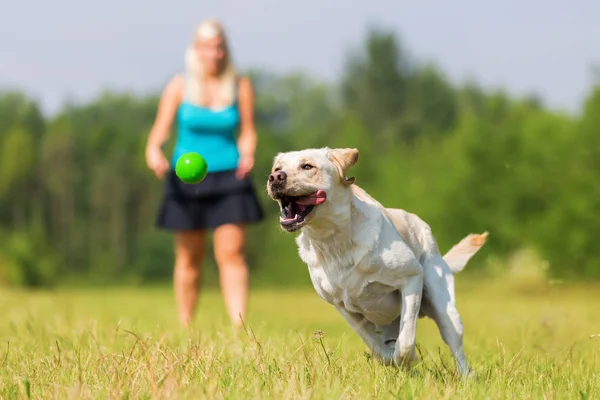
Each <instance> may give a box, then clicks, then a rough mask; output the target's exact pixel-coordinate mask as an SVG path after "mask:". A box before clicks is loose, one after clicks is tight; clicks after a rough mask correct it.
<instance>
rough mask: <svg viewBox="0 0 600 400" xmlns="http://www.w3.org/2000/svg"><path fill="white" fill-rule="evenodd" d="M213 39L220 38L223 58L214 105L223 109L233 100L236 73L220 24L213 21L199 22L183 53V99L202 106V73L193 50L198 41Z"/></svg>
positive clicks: (200, 65)
mask: <svg viewBox="0 0 600 400" xmlns="http://www.w3.org/2000/svg"><path fill="white" fill-rule="evenodd" d="M215 37H221V39H222V40H223V46H224V52H225V57H224V59H223V67H222V69H221V71H220V81H221V84H220V85H219V92H218V93H217V99H216V101H215V103H216V104H217V106H219V107H225V106H228V105H230V104H232V103H233V102H234V100H235V88H236V84H235V83H236V75H237V73H236V71H235V68H234V66H233V63H232V61H231V53H230V51H229V45H228V43H227V36H226V35H225V30H224V29H223V26H222V25H221V23H220V22H219V21H217V20H215V19H207V20H205V21H203V22H201V23H200V24H199V25H198V26H197V27H196V30H195V31H194V38H193V40H192V43H191V44H190V46H189V47H188V48H187V50H186V53H185V67H186V74H185V89H184V99H185V100H186V101H188V102H190V103H192V104H195V105H202V100H203V94H204V93H203V92H204V71H203V67H202V64H201V63H200V60H199V59H198V54H197V53H196V50H195V49H194V44H195V43H196V42H198V41H204V40H210V39H213V38H215Z"/></svg>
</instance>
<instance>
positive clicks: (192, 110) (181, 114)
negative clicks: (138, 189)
mask: <svg viewBox="0 0 600 400" xmlns="http://www.w3.org/2000/svg"><path fill="white" fill-rule="evenodd" d="M239 122H240V114H239V111H238V106H237V101H236V102H234V103H233V104H232V105H230V106H228V107H226V108H224V109H221V110H217V111H215V110H211V109H210V108H208V107H203V106H197V105H194V104H191V103H189V102H186V101H183V102H182V103H181V105H180V106H179V109H178V110H177V139H176V141H175V147H174V149H173V156H172V165H173V167H174V166H175V164H176V163H177V160H178V159H179V157H181V155H182V154H184V153H187V152H190V151H193V152H196V153H199V154H200V155H202V157H204V159H205V160H206V163H207V164H208V172H218V171H228V170H232V169H236V168H237V167H238V162H239V158H240V155H239V152H238V148H237V140H236V132H237V128H238V126H239Z"/></svg>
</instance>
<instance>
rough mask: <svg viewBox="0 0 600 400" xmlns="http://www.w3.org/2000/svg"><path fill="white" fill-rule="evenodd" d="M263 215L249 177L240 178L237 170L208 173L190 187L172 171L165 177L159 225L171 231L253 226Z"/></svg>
mask: <svg viewBox="0 0 600 400" xmlns="http://www.w3.org/2000/svg"><path fill="white" fill-rule="evenodd" d="M263 216H264V213H263V210H262V209H261V206H260V203H259V201H258V198H257V197H256V193H255V191H254V186H253V184H252V180H251V179H250V177H246V178H244V179H237V178H236V177H235V170H231V171H219V172H210V173H208V174H207V175H206V178H204V180H203V181H202V182H200V183H195V184H187V183H184V182H182V181H181V180H180V179H179V178H178V177H177V175H175V171H170V172H169V173H168V174H167V176H166V177H165V192H164V197H163V200H162V204H161V206H160V210H159V214H158V221H157V225H158V227H160V228H164V229H170V230H178V231H185V230H197V229H208V228H216V227H218V226H220V225H225V224H248V223H254V222H258V221H261V220H262V219H263Z"/></svg>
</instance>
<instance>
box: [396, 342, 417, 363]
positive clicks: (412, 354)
mask: <svg viewBox="0 0 600 400" xmlns="http://www.w3.org/2000/svg"><path fill="white" fill-rule="evenodd" d="M418 361H419V356H418V355H417V351H416V348H415V346H411V347H408V348H401V347H400V346H396V350H395V351H394V363H395V364H396V365H397V366H399V367H402V368H406V369H409V368H411V367H412V366H413V365H414V364H416V363H417V362H418Z"/></svg>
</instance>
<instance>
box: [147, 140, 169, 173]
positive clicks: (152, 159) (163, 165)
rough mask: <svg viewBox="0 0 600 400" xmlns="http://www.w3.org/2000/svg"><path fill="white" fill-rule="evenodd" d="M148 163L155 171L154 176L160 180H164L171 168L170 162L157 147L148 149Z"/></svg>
mask: <svg viewBox="0 0 600 400" xmlns="http://www.w3.org/2000/svg"><path fill="white" fill-rule="evenodd" d="M146 163H147V164H148V168H150V169H151V170H152V171H154V175H156V177H157V178H158V179H162V178H163V177H164V176H165V174H166V173H167V172H168V171H169V168H170V165H169V161H168V160H167V159H166V157H165V156H164V154H163V152H162V151H161V150H160V149H157V148H155V147H149V148H147V149H146Z"/></svg>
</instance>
